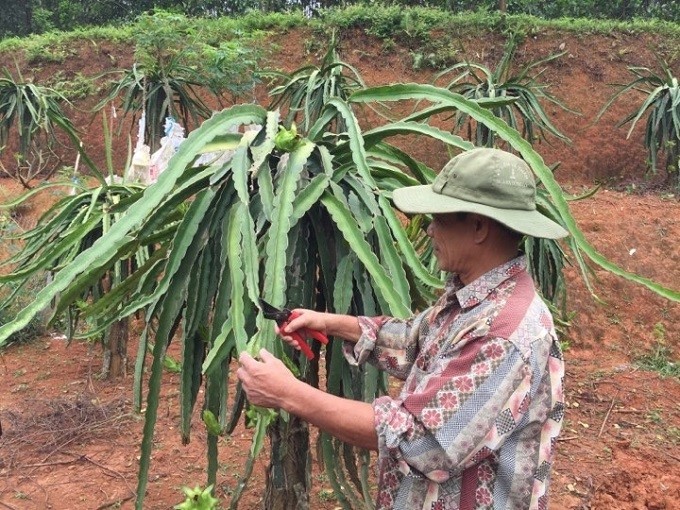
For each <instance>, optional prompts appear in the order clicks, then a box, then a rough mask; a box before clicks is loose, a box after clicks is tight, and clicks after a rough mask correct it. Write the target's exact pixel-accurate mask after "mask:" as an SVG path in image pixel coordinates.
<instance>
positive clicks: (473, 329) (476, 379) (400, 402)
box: [344, 257, 564, 510]
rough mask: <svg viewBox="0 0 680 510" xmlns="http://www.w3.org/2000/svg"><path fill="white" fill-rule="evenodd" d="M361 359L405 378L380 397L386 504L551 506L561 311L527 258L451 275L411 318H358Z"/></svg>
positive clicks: (355, 354)
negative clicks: (395, 392)
mask: <svg viewBox="0 0 680 510" xmlns="http://www.w3.org/2000/svg"><path fill="white" fill-rule="evenodd" d="M359 323H360V325H361V328H362V332H363V333H362V336H361V338H360V339H359V341H358V342H357V343H356V344H350V343H349V342H348V343H345V346H344V347H345V355H346V356H347V358H348V359H349V360H350V362H353V363H363V362H364V361H368V362H371V363H373V364H375V365H376V366H378V367H379V368H381V369H383V370H386V371H388V372H389V373H390V374H392V375H394V376H396V377H398V378H400V379H403V380H404V381H405V382H404V385H403V387H402V390H401V393H400V395H399V396H398V397H397V398H392V397H390V396H384V397H380V398H378V399H376V401H375V402H374V404H373V407H374V411H375V427H376V431H377V434H378V443H379V450H378V477H379V482H378V483H379V485H378V495H377V508H378V509H404V510H413V509H423V510H425V509H427V510H444V509H447V510H454V509H460V510H468V509H475V510H482V509H544V508H547V504H548V485H549V477H550V470H551V463H552V458H553V451H554V448H555V442H556V439H557V436H558V434H559V432H560V428H561V424H562V417H563V414H564V398H563V390H562V381H563V378H564V362H563V359H562V353H561V351H560V346H559V343H558V340H557V337H556V334H555V329H554V325H553V320H552V316H551V314H550V312H549V310H548V308H547V307H546V306H545V304H544V303H543V301H542V300H541V298H540V297H539V296H538V294H537V293H536V290H535V287H534V283H533V280H532V279H531V276H530V275H529V274H528V272H527V270H526V260H525V258H524V257H518V258H516V259H514V260H512V261H510V262H508V263H506V264H504V265H502V266H499V267H497V268H496V269H494V270H492V271H490V272H488V273H487V274H485V275H483V276H482V277H480V278H478V279H477V280H476V281H474V282H472V283H470V284H469V285H467V286H463V285H462V284H461V282H460V280H459V279H458V278H457V277H456V276H452V277H451V278H450V279H449V280H448V282H447V285H446V289H445V292H444V293H443V295H442V296H441V297H440V299H438V301H437V302H436V303H435V305H434V306H432V307H431V308H429V309H427V310H425V311H424V312H422V313H420V314H419V315H417V316H415V317H413V318H411V319H409V320H397V319H393V318H386V317H373V318H368V317H360V318H359Z"/></svg>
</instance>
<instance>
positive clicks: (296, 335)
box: [281, 312, 328, 360]
mask: <svg viewBox="0 0 680 510" xmlns="http://www.w3.org/2000/svg"><path fill="white" fill-rule="evenodd" d="M299 316H300V314H299V313H296V312H292V313H291V314H290V316H289V317H288V320H287V321H286V322H285V323H284V324H283V325H282V327H281V329H285V328H286V326H288V323H289V322H290V321H292V320H293V319H295V318H297V317H299ZM290 336H291V338H292V339H293V340H296V341H297V343H298V345H299V346H300V350H301V351H302V353H303V354H304V355H305V356H307V359H309V360H312V359H314V353H313V352H312V349H311V347H309V345H307V342H306V341H305V338H307V337H311V338H314V339H315V340H318V341H319V342H321V343H322V344H324V345H327V344H328V337H327V336H326V335H324V334H323V333H322V332H321V331H318V330H316V329H311V328H300V329H299V330H297V331H294V332H292V333H290Z"/></svg>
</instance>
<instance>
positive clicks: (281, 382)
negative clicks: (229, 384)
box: [236, 349, 299, 409]
mask: <svg viewBox="0 0 680 510" xmlns="http://www.w3.org/2000/svg"><path fill="white" fill-rule="evenodd" d="M238 361H239V363H240V365H241V366H240V367H239V369H238V370H237V371H236V376H237V377H238V378H239V379H240V381H241V384H242V385H243V389H244V390H245V392H246V395H247V396H248V401H249V402H250V403H251V404H254V405H258V406H261V407H271V408H275V409H278V408H284V409H285V405H284V403H285V399H286V397H287V396H288V395H289V394H290V392H291V391H292V388H293V387H294V386H295V385H296V384H297V383H298V382H299V381H298V380H297V379H296V378H295V376H294V375H293V373H292V372H291V371H290V370H288V368H286V366H285V365H284V364H283V362H282V361H281V360H280V359H278V358H277V357H276V356H274V355H273V354H271V353H270V352H269V351H267V350H266V349H260V360H259V361H258V360H256V359H254V358H253V357H252V356H250V355H249V354H248V353H246V352H242V353H241V355H240V356H239V358H238Z"/></svg>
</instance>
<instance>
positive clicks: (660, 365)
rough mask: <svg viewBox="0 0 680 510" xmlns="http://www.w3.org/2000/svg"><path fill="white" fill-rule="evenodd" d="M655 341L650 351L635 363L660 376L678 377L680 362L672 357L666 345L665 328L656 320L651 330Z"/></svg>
mask: <svg viewBox="0 0 680 510" xmlns="http://www.w3.org/2000/svg"><path fill="white" fill-rule="evenodd" d="M653 333H654V336H655V338H656V343H655V345H654V347H653V348H652V352H650V353H648V354H644V355H642V356H640V358H638V360H637V362H636V364H637V366H639V367H640V368H642V369H643V370H649V371H652V372H657V373H658V374H659V375H661V376H662V377H677V378H680V363H678V360H677V359H675V358H674V356H673V351H672V350H671V348H670V347H668V345H666V341H665V336H666V329H665V328H664V326H663V324H661V323H660V322H657V323H656V324H655V325H654V330H653Z"/></svg>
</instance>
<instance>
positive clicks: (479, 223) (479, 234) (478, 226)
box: [470, 214, 492, 244]
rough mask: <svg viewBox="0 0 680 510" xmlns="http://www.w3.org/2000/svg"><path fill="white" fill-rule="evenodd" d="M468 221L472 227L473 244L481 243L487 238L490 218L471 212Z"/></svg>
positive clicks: (489, 229)
mask: <svg viewBox="0 0 680 510" xmlns="http://www.w3.org/2000/svg"><path fill="white" fill-rule="evenodd" d="M470 221H471V222H472V228H473V233H472V235H473V237H472V239H473V240H474V242H475V244H482V243H483V242H484V241H486V240H487V239H488V238H489V234H490V231H491V221H492V220H491V219H490V218H487V217H486V216H482V215H481V214H471V215H470Z"/></svg>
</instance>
